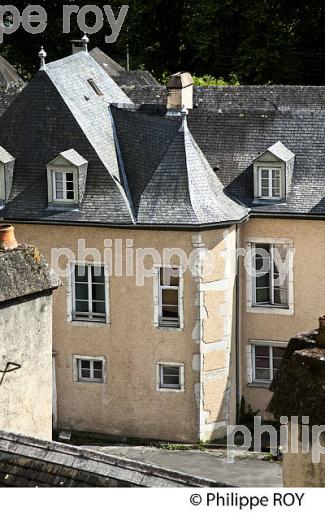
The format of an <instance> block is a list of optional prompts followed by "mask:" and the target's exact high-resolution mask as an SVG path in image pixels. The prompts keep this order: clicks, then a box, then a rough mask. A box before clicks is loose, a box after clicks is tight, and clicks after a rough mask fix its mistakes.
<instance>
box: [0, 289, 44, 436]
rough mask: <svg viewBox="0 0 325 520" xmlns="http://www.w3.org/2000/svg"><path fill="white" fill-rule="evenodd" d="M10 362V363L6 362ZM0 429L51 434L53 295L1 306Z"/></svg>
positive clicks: (29, 433) (27, 433)
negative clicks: (3, 371) (6, 371)
mask: <svg viewBox="0 0 325 520" xmlns="http://www.w3.org/2000/svg"><path fill="white" fill-rule="evenodd" d="M9 364H10V365H9ZM6 366H8V370H9V369H14V370H13V371H12V372H8V373H6V374H1V373H0V381H1V379H2V383H1V385H0V430H4V431H11V432H16V433H20V434H23V435H30V436H33V437H36V438H39V439H44V440H50V439H51V438H52V296H42V297H38V298H30V299H26V300H25V301H22V302H20V303H17V302H14V303H13V304H7V305H6V306H4V305H2V306H1V307H0V370H5V368H6Z"/></svg>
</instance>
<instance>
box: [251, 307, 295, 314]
mask: <svg viewBox="0 0 325 520" xmlns="http://www.w3.org/2000/svg"><path fill="white" fill-rule="evenodd" d="M246 311H247V312H252V313H256V314H282V315H285V316H292V315H293V314H294V309H293V308H290V307H289V308H288V307H276V306H275V305H268V306H267V305H265V306H262V305H261V306H257V305H256V306H249V307H246Z"/></svg>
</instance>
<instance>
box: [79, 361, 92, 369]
mask: <svg viewBox="0 0 325 520" xmlns="http://www.w3.org/2000/svg"><path fill="white" fill-rule="evenodd" d="M81 367H82V368H89V369H90V361H86V360H85V359H82V360H81Z"/></svg>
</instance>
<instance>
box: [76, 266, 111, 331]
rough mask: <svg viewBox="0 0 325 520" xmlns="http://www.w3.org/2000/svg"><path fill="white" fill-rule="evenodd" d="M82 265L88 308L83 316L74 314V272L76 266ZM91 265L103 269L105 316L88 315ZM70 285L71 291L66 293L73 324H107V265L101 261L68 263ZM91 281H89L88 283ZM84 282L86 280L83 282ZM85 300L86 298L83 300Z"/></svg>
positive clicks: (90, 304)
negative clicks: (85, 280)
mask: <svg viewBox="0 0 325 520" xmlns="http://www.w3.org/2000/svg"><path fill="white" fill-rule="evenodd" d="M82 266H84V267H85V268H86V269H87V278H88V281H87V287H88V300H87V301H88V310H89V314H88V316H85V317H77V316H76V313H77V311H76V281H75V272H76V268H77V267H82ZM92 267H101V268H102V269H103V270H104V283H103V284H102V285H104V291H105V316H104V315H103V316H100V317H95V318H91V317H90V315H91V314H92V312H91V311H92V303H93V299H92V285H93V284H92V279H91V272H92V269H91V268H92ZM69 273H70V284H69V285H70V287H71V291H70V294H68V298H69V297H70V298H69V299H71V319H70V320H69V321H71V322H72V323H74V324H98V325H103V324H108V323H109V287H108V280H109V277H108V266H107V265H106V264H103V263H96V262H76V263H73V264H70V270H69ZM89 282H91V283H89ZM77 283H83V282H77ZM84 283H85V284H86V282H84ZM85 301H86V300H85Z"/></svg>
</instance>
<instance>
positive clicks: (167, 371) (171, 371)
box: [162, 365, 180, 388]
mask: <svg viewBox="0 0 325 520" xmlns="http://www.w3.org/2000/svg"><path fill="white" fill-rule="evenodd" d="M162 384H163V386H169V387H175V388H177V387H180V367H175V366H167V365H165V366H163V367H162Z"/></svg>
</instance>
